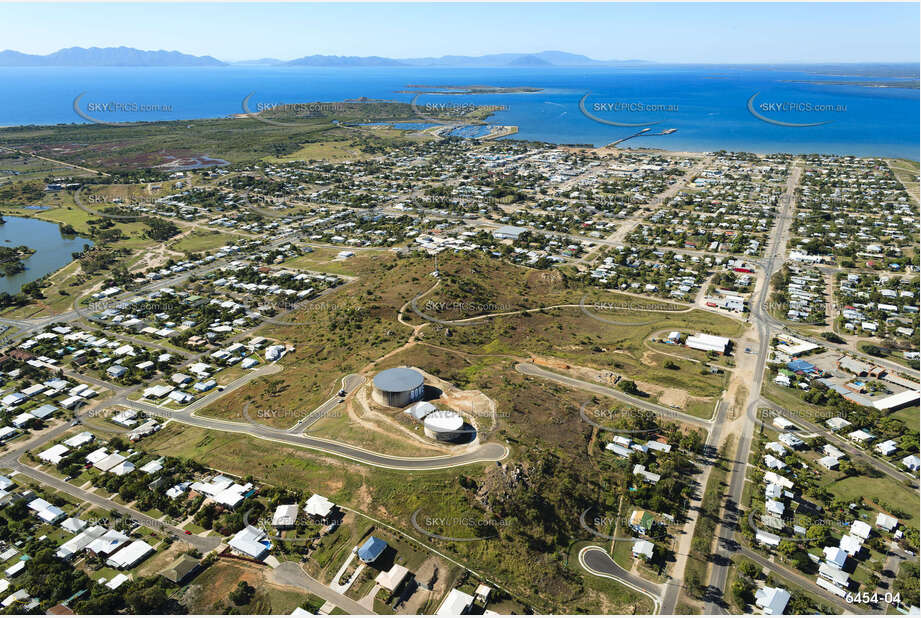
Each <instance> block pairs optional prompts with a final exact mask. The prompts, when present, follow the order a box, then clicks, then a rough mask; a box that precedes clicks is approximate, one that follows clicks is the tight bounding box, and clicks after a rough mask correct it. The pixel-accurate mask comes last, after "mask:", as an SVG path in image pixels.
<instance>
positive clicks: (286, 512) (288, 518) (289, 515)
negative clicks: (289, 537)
mask: <svg viewBox="0 0 921 618" xmlns="http://www.w3.org/2000/svg"><path fill="white" fill-rule="evenodd" d="M296 523H297V505H296V504H279V505H278V508H276V509H275V514H274V515H272V527H274V528H276V529H279V530H284V529H287V528H293V527H294V525H295V524H296Z"/></svg>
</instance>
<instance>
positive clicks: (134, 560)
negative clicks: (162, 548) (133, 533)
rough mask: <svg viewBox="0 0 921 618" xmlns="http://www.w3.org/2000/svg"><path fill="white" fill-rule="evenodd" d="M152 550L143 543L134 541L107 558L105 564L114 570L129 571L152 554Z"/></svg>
mask: <svg viewBox="0 0 921 618" xmlns="http://www.w3.org/2000/svg"><path fill="white" fill-rule="evenodd" d="M153 550H154V548H153V547H151V546H150V545H149V544H148V543H147V542H145V541H134V542H132V543H131V544H129V545H127V546H125V547H122V548H121V549H119V550H118V551H117V552H115V553H114V554H112V555H111V556H109V559H108V560H106V564H108V565H109V566H110V567H114V568H116V569H131V568H134V567H135V566H137V565H138V564H140V562H141V561H142V560H144V558H146V557H147V556H149V555H150V554H151V553H153Z"/></svg>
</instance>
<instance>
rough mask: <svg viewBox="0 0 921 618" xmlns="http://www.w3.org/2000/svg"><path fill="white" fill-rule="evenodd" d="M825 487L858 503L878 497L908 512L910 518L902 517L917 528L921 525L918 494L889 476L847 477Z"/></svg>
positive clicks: (881, 502) (881, 500)
mask: <svg viewBox="0 0 921 618" xmlns="http://www.w3.org/2000/svg"><path fill="white" fill-rule="evenodd" d="M825 489H827V490H828V491H830V492H831V493H833V494H834V495H836V496H839V497H841V498H842V499H844V500H847V501H853V502H858V503H859V502H861V501H863V500H864V499H866V501H867V502H868V503H870V504H872V499H873V498H877V499H878V500H879V501H880V504H884V503H885V504H889V505H891V506H893V507H895V508H897V509H899V510H901V511H902V512H903V513H905V514H907V515H908V518H907V519H906V518H902V519H903V521H905V523H907V524H908V525H910V526H913V527H915V528H917V527H918V525H919V517H918V496H917V494H914V493H913V492H912V491H911V490H909V489H908V488H907V487H905V486H904V485H902V484H901V483H899V482H898V481H896V480H894V479H891V478H889V477H888V476H883V477H880V478H874V479H867V478H865V477H860V476H851V477H846V478H843V479H840V480H838V481H835V482H833V483H831V484H829V485H827V486H826V487H825Z"/></svg>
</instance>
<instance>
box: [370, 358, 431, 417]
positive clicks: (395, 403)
mask: <svg viewBox="0 0 921 618" xmlns="http://www.w3.org/2000/svg"><path fill="white" fill-rule="evenodd" d="M424 390H425V379H424V378H423V377H422V374H421V373H419V372H418V371H416V370H415V369H410V368H409V367H396V368H394V369H385V370H384V371H381V372H380V373H379V374H377V375H376V376H374V380H373V389H372V392H371V396H372V397H373V398H374V401H376V402H377V403H379V404H381V405H385V406H391V407H394V408H402V407H403V406H407V405H409V404H411V403H412V402H414V401H418V400H419V399H421V398H422V393H423V391H424Z"/></svg>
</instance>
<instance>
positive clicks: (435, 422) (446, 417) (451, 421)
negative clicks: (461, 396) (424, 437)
mask: <svg viewBox="0 0 921 618" xmlns="http://www.w3.org/2000/svg"><path fill="white" fill-rule="evenodd" d="M463 425H464V419H463V417H461V415H460V414H458V413H457V412H452V411H450V410H438V411H437V412H432V413H431V414H429V415H428V416H426V417H425V428H426V429H429V430H430V431H437V432H442V431H457V430H458V429H460V428H461V427H463Z"/></svg>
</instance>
